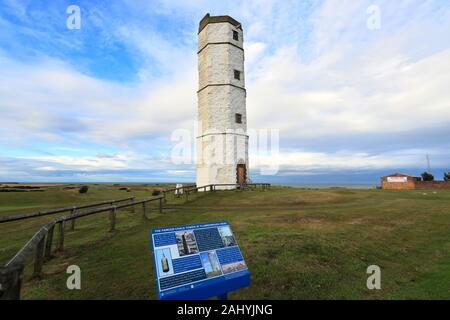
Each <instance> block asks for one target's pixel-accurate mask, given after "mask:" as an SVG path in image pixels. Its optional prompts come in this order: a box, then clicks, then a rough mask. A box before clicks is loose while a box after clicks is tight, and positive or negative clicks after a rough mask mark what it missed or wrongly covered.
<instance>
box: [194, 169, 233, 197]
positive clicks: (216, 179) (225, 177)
mask: <svg viewBox="0 0 450 320" xmlns="http://www.w3.org/2000/svg"><path fill="white" fill-rule="evenodd" d="M236 170H237V165H220V166H206V165H199V166H197V182H196V183H197V187H201V186H206V185H210V184H214V185H216V187H215V189H216V190H233V189H236V183H237V178H236V174H237V173H236ZM220 184H231V185H230V186H220ZM199 191H200V190H199Z"/></svg>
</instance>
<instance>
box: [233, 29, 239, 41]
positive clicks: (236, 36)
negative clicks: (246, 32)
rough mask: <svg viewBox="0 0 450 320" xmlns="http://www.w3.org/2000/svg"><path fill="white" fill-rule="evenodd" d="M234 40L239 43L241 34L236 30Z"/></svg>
mask: <svg viewBox="0 0 450 320" xmlns="http://www.w3.org/2000/svg"><path fill="white" fill-rule="evenodd" d="M233 39H234V40H236V41H239V33H238V32H237V31H236V30H233Z"/></svg>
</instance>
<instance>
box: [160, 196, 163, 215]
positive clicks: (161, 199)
mask: <svg viewBox="0 0 450 320" xmlns="http://www.w3.org/2000/svg"><path fill="white" fill-rule="evenodd" d="M162 201H163V198H159V213H162Z"/></svg>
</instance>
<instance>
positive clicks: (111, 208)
mask: <svg viewBox="0 0 450 320" xmlns="http://www.w3.org/2000/svg"><path fill="white" fill-rule="evenodd" d="M126 200H130V201H129V202H126V203H120V204H118V203H119V202H123V201H125V199H121V200H117V201H107V202H102V204H109V205H107V206H102V207H98V208H95V207H96V206H98V205H99V203H95V204H91V205H83V206H77V207H71V208H72V209H73V208H75V209H80V208H81V207H83V208H92V207H94V208H92V209H90V210H85V211H82V212H76V211H75V212H72V211H71V212H72V213H71V214H70V215H67V216H62V217H59V218H56V219H54V220H53V221H51V222H49V223H47V224H46V225H45V226H43V227H42V228H41V229H40V230H39V231H38V232H36V233H35V234H34V236H33V237H32V238H31V239H30V240H29V241H28V242H27V243H26V244H25V245H24V246H23V247H22V249H20V250H19V252H17V253H16V254H15V255H14V257H13V258H12V259H11V260H9V261H8V262H7V263H6V264H5V266H4V267H0V299H1V300H4V299H6V300H9V299H20V288H21V284H22V277H23V270H24V268H25V263H26V259H27V258H28V257H29V256H30V255H31V254H32V253H33V252H34V254H35V256H34V263H33V276H39V275H41V272H42V266H43V264H44V260H49V259H51V258H52V253H53V252H55V251H59V252H62V251H64V240H65V232H64V231H65V225H66V222H69V221H70V222H72V230H74V227H75V224H74V222H75V220H76V219H79V218H82V217H86V216H90V215H93V214H97V213H102V212H109V213H110V214H109V219H110V227H109V230H110V231H114V230H115V228H116V215H117V210H118V209H123V208H127V207H134V206H136V205H142V207H143V217H144V218H147V204H148V203H149V202H152V201H158V202H159V206H158V209H159V212H162V205H163V196H158V197H153V198H149V199H144V200H138V201H136V200H134V198H128V199H126ZM56 211H58V212H65V211H69V210H68V208H61V209H55V210H53V211H52V213H56ZM47 213H48V211H47ZM48 214H50V213H48ZM28 217H31V215H30V216H28ZM23 219H25V218H23ZM15 220H18V219H15ZM10 221H13V220H10ZM55 228H57V229H58V231H59V232H58V234H59V238H58V239H57V241H56V243H54V242H55V241H54V240H53V238H54V233H55ZM53 247H55V248H54V250H53Z"/></svg>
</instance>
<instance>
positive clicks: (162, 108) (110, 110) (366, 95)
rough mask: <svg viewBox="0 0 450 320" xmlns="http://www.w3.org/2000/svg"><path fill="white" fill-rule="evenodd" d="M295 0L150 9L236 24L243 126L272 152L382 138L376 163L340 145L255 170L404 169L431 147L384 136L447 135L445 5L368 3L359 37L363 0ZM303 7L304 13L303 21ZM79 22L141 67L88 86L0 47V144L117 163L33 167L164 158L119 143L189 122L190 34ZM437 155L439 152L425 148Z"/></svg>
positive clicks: (449, 66) (54, 66)
mask: <svg viewBox="0 0 450 320" xmlns="http://www.w3.org/2000/svg"><path fill="white" fill-rule="evenodd" d="M307 3H308V2H307V1H306V2H303V3H299V2H297V1H285V2H278V1H269V0H267V1H246V2H243V3H242V5H236V4H224V3H221V4H219V3H217V4H210V2H207V1H199V2H195V3H193V4H192V3H189V4H187V3H182V4H180V3H174V2H165V1H163V2H162V4H163V6H160V7H158V10H159V11H158V12H159V13H160V14H162V15H164V17H165V18H167V17H170V15H173V16H174V17H176V18H177V19H191V20H192V19H197V16H202V15H203V14H204V13H206V12H207V11H210V12H211V13H212V14H220V13H221V12H223V13H229V14H231V15H233V16H235V17H236V18H237V19H239V20H241V22H243V24H244V30H245V40H246V45H245V48H246V72H247V77H246V79H247V89H248V95H247V109H248V119H249V120H248V121H249V128H254V129H258V128H277V129H280V137H281V140H282V141H281V142H282V145H283V142H286V141H305V140H309V141H314V140H315V139H319V138H320V139H330V140H332V139H334V138H335V137H336V136H339V135H345V136H347V137H354V138H355V139H364V135H368V134H370V135H374V134H377V133H380V136H382V137H383V138H382V139H381V138H380V139H381V140H379V141H377V142H376V143H377V144H378V145H379V146H380V147H379V149H383V148H384V150H382V151H379V152H378V153H377V154H373V153H371V152H368V151H367V150H365V148H364V147H360V148H359V149H357V150H355V148H352V141H345V142H341V143H342V145H337V146H334V148H333V149H335V150H336V149H337V150H340V151H337V152H336V151H334V150H333V151H328V152H327V151H326V150H324V151H320V152H317V151H316V150H308V149H307V148H301V149H300V147H297V149H294V150H293V149H287V148H286V149H284V150H282V156H281V157H280V158H278V159H276V158H270V159H269V158H266V159H262V162H263V163H267V164H270V163H271V162H272V161H275V160H276V161H279V163H280V165H281V168H285V169H286V170H290V171H296V169H295V168H297V169H298V170H297V171H305V170H306V171H307V170H325V169H328V170H334V169H336V168H337V169H342V168H352V169H361V168H370V169H375V168H385V167H389V168H390V167H395V166H400V167H407V166H412V165H416V164H417V163H418V162H420V160H419V158H420V157H423V154H424V153H426V152H433V150H427V149H426V145H423V146H420V148H418V149H412V148H413V146H411V145H408V143H406V144H405V145H404V146H403V147H402V148H401V150H397V151H395V152H394V153H392V152H393V151H392V150H391V148H390V147H389V143H390V141H389V139H386V136H387V135H389V134H391V135H393V136H394V135H397V134H400V133H406V134H408V133H411V136H414V132H416V131H419V130H434V129H437V128H445V127H446V126H447V127H449V126H450V120H449V119H450V91H449V90H448V89H447V87H448V84H449V83H450V63H449V61H450V33H449V30H450V8H449V7H448V6H446V5H445V4H440V3H439V2H437V1H427V2H421V1H403V2H393V1H378V2H377V3H378V5H379V6H380V8H381V12H382V28H381V30H378V31H371V30H368V29H367V28H366V19H367V14H366V9H367V6H369V5H370V4H372V2H371V1H362V2H355V1H345V2H343V1H333V0H330V1H324V2H323V3H321V4H319V5H318V4H314V5H313V4H310V5H307ZM141 5H142V6H144V7H145V8H146V9H142V12H148V11H146V10H152V8H151V7H152V5H149V4H143V3H142V4H141ZM153 6H154V5H153ZM180 6H181V7H180ZM210 7H212V10H209V9H211V8H210ZM20 8H21V7H19V9H20ZM181 9H183V10H181ZM20 10H22V9H20ZM307 10H313V11H312V12H311V13H310V14H309V13H308V14H307V13H305V12H307ZM20 12H23V10H22V11H20ZM93 12H94V11H93ZM92 19H93V20H95V23H96V25H97V26H101V25H103V26H104V27H105V31H104V32H110V33H111V34H110V35H109V36H108V37H113V38H114V39H115V41H119V42H120V43H121V44H123V45H124V46H125V47H126V48H127V49H128V51H130V52H132V55H133V58H134V59H137V60H138V59H142V65H141V66H140V70H139V71H138V73H139V77H138V81H135V82H133V83H126V84H124V83H119V82H111V81H107V80H101V79H97V78H95V77H93V76H88V75H86V74H84V73H82V72H81V71H80V70H78V69H77V66H74V65H69V64H68V63H67V62H64V61H61V60H58V59H56V58H47V57H45V56H43V57H42V58H41V59H38V60H35V61H34V62H33V63H26V62H23V61H22V62H20V61H17V60H15V59H14V58H12V57H11V56H9V55H7V54H6V53H4V52H3V53H2V52H1V51H0V59H1V60H0V68H1V70H2V72H1V73H0V83H2V86H0V97H1V98H0V112H1V115H2V116H1V117H0V133H1V135H0V144H1V143H3V144H4V145H7V146H17V145H18V143H19V145H23V146H26V145H28V146H29V145H33V144H35V143H36V142H39V143H44V142H45V143H50V144H54V145H59V146H61V145H64V146H67V147H69V146H70V145H71V144H72V143H74V142H77V143H74V144H76V145H77V146H79V145H80V144H81V145H83V144H88V143H93V144H100V145H104V146H109V147H111V148H115V149H120V150H121V152H119V153H117V154H120V155H122V156H114V157H112V158H108V157H102V156H101V155H97V156H73V155H70V156H69V155H67V153H65V152H64V151H62V150H60V151H59V152H58V154H56V155H54V156H49V157H47V158H45V157H31V158H27V159H28V160H32V161H37V163H36V166H35V168H36V169H38V170H41V171H52V170H53V169H55V170H56V169H58V168H59V169H61V168H69V169H70V170H72V169H75V168H79V169H80V168H81V169H82V170H88V171H89V170H91V171H92V170H96V169H98V168H111V169H117V170H119V169H130V168H144V166H145V165H148V166H149V167H152V163H153V162H152V161H156V162H157V161H158V157H160V158H161V159H164V155H161V154H158V155H157V154H155V153H154V151H153V150H152V149H153V148H151V149H150V150H149V149H142V148H136V147H134V146H132V145H133V143H134V142H135V141H136V140H149V139H160V140H166V141H168V140H169V137H170V133H171V132H172V131H173V130H175V129H177V128H187V129H190V128H191V123H192V121H193V120H194V119H196V113H197V110H196V104H197V98H196V90H197V71H196V68H197V65H196V57H195V45H194V46H192V43H195V41H194V40H195V39H196V34H186V32H187V31H186V30H180V33H179V35H181V36H180V37H181V38H182V39H181V41H180V39H176V41H175V40H173V39H171V38H170V37H167V35H162V34H161V33H160V32H159V31H158V30H155V29H146V28H154V26H153V25H152V24H150V23H149V24H143V25H140V24H139V23H137V22H136V23H133V22H130V23H127V24H124V25H120V24H119V25H117V26H115V27H114V24H113V23H112V22H113V21H107V22H105V21H104V19H108V15H106V14H105V15H102V14H98V15H95V16H92ZM108 28H111V30H110V29H108ZM108 30H109V31H108ZM108 39H109V38H108ZM46 41H48V40H46ZM155 70H157V72H156V71H155ZM437 139H439V138H437ZM440 139H442V146H443V148H446V147H449V144H448V141H449V140H448V137H441V138H440ZM438 142H440V141H438ZM159 143H161V141H160V142H159ZM72 146H73V145H72ZM146 147H148V146H146ZM158 147H160V146H155V148H158ZM163 147H168V145H164V146H163ZM86 148H87V150H89V148H91V147H89V146H86ZM81 149H83V147H82V148H81ZM349 149H352V150H349ZM89 151H91V152H90V153H93V152H92V151H93V150H92V149H90V150H89ZM94 154H95V152H94ZM126 154H128V155H129V154H134V155H135V156H136V157H137V159H138V160H136V159H130V158H127V157H125V156H124V155H126ZM408 154H409V155H408ZM411 154H412V155H411ZM149 155H153V157H151V156H150V157H149ZM418 157H419V158H418ZM437 157H447V156H444V155H443V154H442V153H439V152H437ZM167 158H168V156H167V157H166V158H165V160H162V162H163V163H164V168H165V169H166V170H171V171H170V174H175V173H177V172H179V173H180V174H181V172H184V171H185V170H186V169H185V168H181V169H180V168H177V167H175V166H172V165H171V164H170V162H169V161H168V160H167ZM439 159H441V158H439ZM41 162H45V163H44V164H42V163H41ZM439 163H440V164H442V165H443V166H445V165H446V163H445V161H441V160H439ZM447 163H448V162H447Z"/></svg>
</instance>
